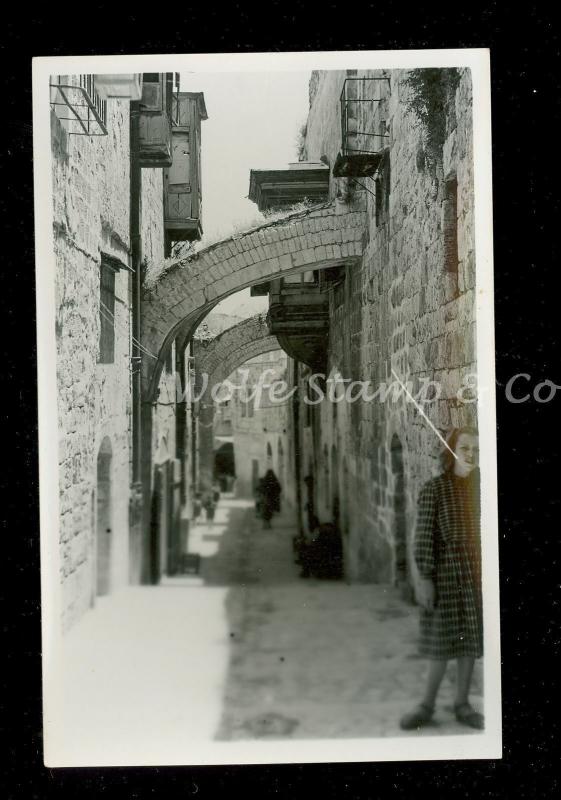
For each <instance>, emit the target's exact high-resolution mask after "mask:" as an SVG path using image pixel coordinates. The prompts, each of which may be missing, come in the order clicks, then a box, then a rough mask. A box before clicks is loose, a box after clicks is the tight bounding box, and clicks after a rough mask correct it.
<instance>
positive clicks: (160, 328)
mask: <svg viewBox="0 0 561 800" xmlns="http://www.w3.org/2000/svg"><path fill="white" fill-rule="evenodd" d="M365 225H366V221H365V212H364V211H351V210H349V206H344V205H341V204H337V203H327V204H324V205H320V206H314V207H312V208H311V209H308V210H306V211H303V212H297V213H292V214H287V215H286V216H285V217H281V218H280V219H277V220H275V221H273V222H269V223H265V224H264V225H262V226H260V227H259V228H255V229H253V230H249V231H246V232H245V233H242V234H237V235H235V236H232V237H230V238H229V239H226V240H224V241H222V242H218V243H216V244H214V245H211V246H210V247H208V248H206V249H205V250H201V251H200V252H198V253H196V254H195V255H193V256H190V257H188V258H185V259H182V260H180V261H177V262H176V263H174V264H172V265H171V266H169V267H167V268H166V269H165V270H163V271H161V272H160V273H159V274H158V275H157V276H156V277H155V278H153V279H152V280H151V282H150V283H148V284H146V285H145V287H144V290H143V296H142V343H143V346H144V347H145V348H147V349H148V350H149V351H150V352H151V353H153V354H154V355H155V356H157V358H156V359H150V358H146V359H143V390H144V398H145V400H146V401H148V402H150V401H151V400H152V399H153V398H154V396H155V392H156V389H157V384H158V380H159V376H160V374H161V370H162V366H163V364H164V361H165V357H166V353H167V350H168V349H169V347H171V343H172V342H173V340H174V339H175V338H176V337H178V336H179V335H181V337H182V338H189V336H191V335H192V334H193V333H194V330H195V328H196V326H197V325H198V324H199V322H200V320H201V319H202V318H203V317H204V315H205V314H206V313H208V312H209V311H210V310H211V309H212V308H213V307H214V306H215V305H216V304H217V303H218V302H220V301H221V300H223V299H224V298H226V297H228V296H229V295H231V294H234V293H235V292H238V291H240V290H241V289H245V288H247V287H250V286H254V285H256V284H259V283H263V282H265V281H267V280H271V279H273V278H279V277H283V276H286V275H294V274H298V273H301V272H307V271H309V270H321V269H327V268H330V267H334V266H342V265H345V264H349V263H353V262H355V261H356V260H358V259H359V258H360V257H361V256H362V251H363V231H364V228H365Z"/></svg>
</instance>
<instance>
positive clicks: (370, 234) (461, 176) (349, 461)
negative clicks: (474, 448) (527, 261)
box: [302, 70, 475, 581]
mask: <svg viewBox="0 0 561 800" xmlns="http://www.w3.org/2000/svg"><path fill="white" fill-rule="evenodd" d="M368 74H369V75H371V76H376V75H380V74H381V73H374V72H372V73H368ZM387 74H388V75H389V77H390V81H389V82H383V81H381V82H379V84H380V85H379V88H378V91H379V97H380V99H381V102H379V103H378V104H376V106H375V109H376V110H375V111H374V113H372V111H371V110H370V111H369V112H368V113H365V114H364V115H363V117H362V118H360V119H359V122H360V126H361V128H362V129H364V127H363V126H370V127H369V128H366V129H369V130H372V131H379V130H382V129H383V130H385V131H387V132H388V134H389V138H388V139H387V141H386V143H387V144H388V145H389V155H388V157H387V158H386V159H385V160H384V162H383V164H382V167H381V169H380V175H379V178H380V182H379V185H378V187H376V184H375V181H374V180H372V179H369V178H364V179H362V181H361V183H363V184H364V186H365V187H366V188H367V189H369V190H370V192H371V193H370V192H366V191H364V189H363V188H362V187H359V186H358V185H356V184H354V185H353V184H349V186H348V189H349V191H350V200H351V203H352V202H357V195H358V194H359V193H362V202H364V203H365V206H366V210H367V228H366V230H365V232H364V239H363V243H364V253H363V257H362V259H361V261H360V263H358V264H356V265H354V266H352V267H349V268H347V274H346V278H345V281H344V283H343V284H340V285H338V286H336V287H334V288H332V289H330V321H331V327H330V339H329V342H330V344H329V368H330V370H333V371H336V372H337V373H338V374H339V375H340V376H341V377H342V378H344V379H348V380H349V379H350V380H361V381H371V382H372V384H371V386H372V389H373V390H374V389H376V388H378V387H379V386H380V383H381V382H384V381H385V382H388V383H390V382H391V381H393V380H395V378H394V373H395V375H397V376H398V377H399V378H400V379H401V380H402V381H403V382H404V383H406V382H407V381H411V382H412V387H413V393H414V394H415V393H417V392H418V391H419V389H420V388H421V386H422V385H423V384H422V381H423V379H430V380H435V381H439V382H440V383H441V385H442V395H441V398H440V399H439V400H438V401H437V402H431V403H428V404H427V405H426V407H425V411H426V413H427V415H428V416H429V418H430V420H431V421H432V422H433V424H434V425H435V426H436V427H437V429H439V430H440V431H441V432H442V433H445V432H447V431H448V430H449V429H450V427H451V426H453V425H461V424H466V423H468V422H472V421H474V417H473V415H474V407H473V406H472V405H465V404H462V403H461V402H459V401H458V400H457V399H456V393H457V391H458V389H459V388H460V387H461V385H462V382H463V380H464V379H465V377H466V376H467V375H468V374H469V373H472V372H475V350H474V347H475V322H474V293H475V257H474V234H473V183H472V182H473V164H472V116H471V79H470V73H469V71H468V70H462V71H460V74H459V76H458V79H457V80H456V81H455V82H453V84H452V88H451V89H450V90H448V94H447V96H446V103H445V106H444V111H445V113H444V120H443V128H442V139H441V141H440V142H439V147H438V148H437V149H435V147H434V137H433V140H431V138H430V132H427V130H426V129H425V128H424V127H423V125H422V124H421V123H420V121H419V119H418V117H417V115H416V114H415V113H414V112H413V111H412V110H411V108H410V105H409V102H408V101H410V100H411V94H412V89H411V86H410V85H409V84H408V82H407V78H408V77H410V76H409V75H408V74H407V73H406V72H405V71H402V70H397V71H392V72H391V73H387ZM343 80H344V75H342V74H341V73H320V74H319V75H316V76H315V78H314V87H313V92H312V93H311V94H312V97H313V102H312V107H311V109H310V117H309V120H308V127H307V139H306V155H307V157H308V158H310V159H316V158H319V157H321V156H322V155H327V156H328V158H329V161H330V163H331V164H332V163H333V160H334V157H335V156H336V153H337V151H338V149H339V147H340V144H341V128H340V119H339V111H338V109H339V96H340V92H341V88H342V83H343ZM452 174H455V177H456V179H457V217H458V220H457V249H458V254H457V256H458V257H457V274H456V273H454V272H453V271H450V269H449V268H448V266H447V263H446V253H445V238H446V237H445V231H444V226H445V225H446V206H445V202H446V179H447V178H449V177H450V176H451V175H452ZM335 191H336V187H335V186H333V187H332V193H333V192H335ZM376 194H377V195H378V196H377V198H376V199H375V195H376ZM376 205H378V208H376ZM304 413H305V412H304ZM334 420H335V424H334V425H333V421H334ZM302 435H303V436H306V437H307V441H308V442H310V441H312V440H313V446H312V445H310V447H312V449H313V453H314V471H315V479H316V480H315V484H316V495H317V498H316V499H317V508H318V511H319V516H320V518H321V517H323V518H324V519H326V518H329V517H330V514H331V513H332V512H331V509H330V500H329V497H328V496H327V495H328V493H332V492H333V486H336V487H337V488H338V490H339V492H340V495H341V497H340V501H341V508H342V514H343V516H344V525H343V527H344V528H345V529H346V534H345V550H346V555H347V558H346V566H347V571H348V576H349V578H351V579H354V580H380V581H389V580H393V579H395V577H396V546H395V545H396V541H395V525H396V518H397V517H396V503H399V502H402V503H403V504H404V506H405V518H406V529H407V537H408V542H409V543H410V541H411V537H412V534H413V531H414V526H415V517H416V499H417V495H418V491H419V488H420V486H421V485H422V484H423V483H424V482H425V481H426V480H428V479H429V478H430V477H432V476H433V475H434V474H436V473H437V472H438V469H439V466H438V454H439V452H440V443H439V440H438V438H437V437H436V435H435V433H434V432H433V431H432V430H431V428H430V427H429V425H428V424H427V423H426V421H425V420H424V419H423V418H422V417H421V416H420V414H419V413H418V412H417V411H416V410H415V409H414V407H413V406H412V404H411V403H408V402H406V401H405V400H404V398H403V396H402V397H401V398H400V399H398V400H397V401H396V402H389V401H386V402H385V403H381V402H379V401H377V400H374V401H371V402H364V401H362V400H359V401H357V402H355V403H351V404H347V403H344V402H343V403H337V404H334V403H331V402H329V401H327V400H325V401H324V402H322V403H321V404H320V405H318V406H316V407H315V408H314V410H313V413H312V424H311V426H310V427H309V428H308V431H304V430H303V431H302ZM333 470H337V473H338V474H337V476H336V477H334V476H333V475H332V474H331V473H332V472H333ZM400 472H402V480H403V486H404V488H403V492H401V489H400V491H399V494H400V497H399V498H398V497H396V494H398V493H397V492H396V489H397V488H398V481H399V480H400V478H399V474H400ZM413 577H414V576H413V575H412V565H411V563H410V562H409V578H411V579H412V578H413Z"/></svg>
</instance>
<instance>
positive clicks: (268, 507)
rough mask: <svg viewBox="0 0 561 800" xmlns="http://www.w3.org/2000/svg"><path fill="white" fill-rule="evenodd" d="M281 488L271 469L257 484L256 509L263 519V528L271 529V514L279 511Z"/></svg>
mask: <svg viewBox="0 0 561 800" xmlns="http://www.w3.org/2000/svg"><path fill="white" fill-rule="evenodd" d="M281 493H282V487H281V485H280V483H279V481H278V479H277V476H276V475H275V473H274V472H273V470H272V469H268V470H267V472H266V473H265V476H264V477H263V478H261V479H260V480H259V483H258V484H257V491H256V494H257V508H258V510H259V513H260V515H261V517H262V519H263V528H270V527H271V519H272V518H273V514H275V513H278V512H279V511H280V498H281Z"/></svg>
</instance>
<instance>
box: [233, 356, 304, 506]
mask: <svg viewBox="0 0 561 800" xmlns="http://www.w3.org/2000/svg"><path fill="white" fill-rule="evenodd" d="M286 367H287V357H286V355H285V354H284V353H283V352H282V351H280V350H277V351H273V352H270V353H265V354H263V355H261V356H258V357H256V358H253V359H251V360H249V361H247V362H246V363H245V364H243V365H242V367H241V368H240V370H238V374H237V375H234V376H232V382H234V383H242V382H243V380H244V374H243V373H245V372H246V371H247V381H248V387H255V386H256V385H258V382H259V380H260V378H261V376H263V375H264V372H265V370H271V372H269V373H267V375H266V376H264V377H265V379H266V380H265V381H263V386H265V385H266V383H269V382H270V381H273V380H276V379H279V378H282V376H284V375H285V373H286ZM289 413H290V404H289V403H283V404H278V403H275V402H274V401H273V400H272V399H271V398H270V397H269V394H268V392H267V389H266V388H264V389H263V392H262V394H261V397H260V399H259V402H257V399H256V400H254V401H253V402H252V403H247V404H245V403H244V399H243V395H242V394H241V393H236V395H235V397H234V398H233V400H232V430H233V442H234V456H235V460H236V494H237V496H238V497H251V496H252V494H253V472H252V470H253V467H252V462H253V461H257V464H258V473H257V474H258V477H263V475H264V474H265V472H266V471H267V469H272V470H273V471H274V472H275V474H276V476H277V478H278V479H279V481H280V483H281V486H282V488H283V497H285V498H289V500H290V499H291V498H292V496H293V491H292V486H291V484H292V480H293V476H292V474H291V472H290V469H289V453H288V436H287V433H288V421H287V420H288V415H289Z"/></svg>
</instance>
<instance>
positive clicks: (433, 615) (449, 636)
mask: <svg viewBox="0 0 561 800" xmlns="http://www.w3.org/2000/svg"><path fill="white" fill-rule="evenodd" d="M414 557H415V562H416V564H417V568H418V570H419V574H420V575H421V576H422V577H423V578H430V579H432V580H433V582H434V586H435V606H434V610H433V611H426V610H425V609H422V611H421V646H420V652H421V655H423V656H426V657H427V658H431V659H440V660H444V659H449V658H459V657H461V656H473V657H475V658H479V657H480V656H481V655H482V654H483V617H482V595H481V537H480V503H479V470H478V469H475V470H473V472H472V473H471V475H470V476H469V477H467V478H460V477H458V476H456V475H454V474H453V472H452V471H450V472H447V473H444V474H443V475H440V476H439V477H438V478H433V480H430V481H429V482H428V483H426V484H425V486H424V487H423V489H422V490H421V493H420V495H419V506H418V516H417V530H416V535H415V542H414Z"/></svg>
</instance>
